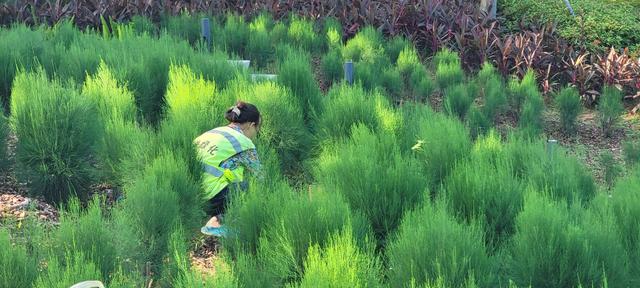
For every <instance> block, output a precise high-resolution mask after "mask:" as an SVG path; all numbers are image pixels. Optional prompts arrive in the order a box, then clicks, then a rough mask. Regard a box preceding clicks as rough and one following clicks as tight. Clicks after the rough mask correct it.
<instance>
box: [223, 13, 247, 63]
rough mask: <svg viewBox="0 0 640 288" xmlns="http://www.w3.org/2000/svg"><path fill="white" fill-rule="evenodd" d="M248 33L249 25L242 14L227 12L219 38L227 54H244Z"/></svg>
mask: <svg viewBox="0 0 640 288" xmlns="http://www.w3.org/2000/svg"><path fill="white" fill-rule="evenodd" d="M250 33H251V32H250V29H249V25H247V23H246V22H245V21H244V18H243V17H242V16H239V15H234V14H230V13H229V14H227V17H226V21H225V23H224V28H223V29H222V33H221V34H220V35H219V38H220V41H221V42H222V47H223V49H224V50H225V51H227V53H228V54H231V55H233V54H235V55H245V47H246V46H247V43H248V41H249V34H250Z"/></svg>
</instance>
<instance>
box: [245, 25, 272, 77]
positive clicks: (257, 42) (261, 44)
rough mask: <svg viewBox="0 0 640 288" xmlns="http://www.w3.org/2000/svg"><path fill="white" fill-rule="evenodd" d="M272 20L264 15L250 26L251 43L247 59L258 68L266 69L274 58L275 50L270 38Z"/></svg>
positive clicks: (248, 43)
mask: <svg viewBox="0 0 640 288" xmlns="http://www.w3.org/2000/svg"><path fill="white" fill-rule="evenodd" d="M269 25H270V19H269V18H268V17H267V16H266V15H265V14H262V15H260V16H259V17H257V18H255V19H254V20H253V21H252V22H251V23H250V24H249V41H248V42H247V47H246V49H247V53H246V54H247V57H248V59H251V62H252V64H253V63H255V66H257V68H263V67H266V65H267V63H268V62H269V60H271V59H272V58H273V53H274V51H273V48H272V46H271V38H270V37H269V31H268V29H269V27H268V26H269Z"/></svg>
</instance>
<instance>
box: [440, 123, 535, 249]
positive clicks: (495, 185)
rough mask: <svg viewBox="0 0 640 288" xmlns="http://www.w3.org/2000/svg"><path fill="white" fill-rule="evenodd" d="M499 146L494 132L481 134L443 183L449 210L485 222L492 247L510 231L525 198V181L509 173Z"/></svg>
mask: <svg viewBox="0 0 640 288" xmlns="http://www.w3.org/2000/svg"><path fill="white" fill-rule="evenodd" d="M501 146H502V145H501V144H500V139H499V137H498V136H496V135H495V133H493V132H490V133H489V134H488V135H487V136H485V137H481V138H480V139H478V140H477V141H476V143H475V146H474V148H473V153H472V157H471V159H470V160H469V161H468V162H463V163H460V164H459V165H458V166H456V167H455V168H454V170H453V171H452V172H451V175H450V176H449V177H448V178H447V179H446V180H445V184H444V189H445V191H446V197H447V199H448V200H449V203H450V204H451V207H452V208H453V209H452V210H453V211H454V212H456V215H458V216H460V217H461V218H462V220H464V221H466V222H467V223H470V222H473V221H478V222H481V223H484V227H485V240H486V241H487V246H488V247H490V248H492V249H497V248H499V247H500V246H501V245H502V244H503V243H504V241H505V240H507V239H508V238H509V237H510V236H511V235H512V234H513V232H514V230H515V219H516V216H517V215H518V213H519V212H520V210H521V209H522V205H523V204H522V203H523V199H524V198H523V193H522V191H523V190H524V185H523V184H522V183H521V182H520V181H519V180H518V179H516V178H514V177H513V175H512V174H511V173H510V171H511V167H510V166H511V163H510V161H509V160H508V159H506V157H505V155H504V152H502V147H501Z"/></svg>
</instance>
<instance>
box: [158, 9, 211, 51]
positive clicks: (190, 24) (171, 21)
mask: <svg viewBox="0 0 640 288" xmlns="http://www.w3.org/2000/svg"><path fill="white" fill-rule="evenodd" d="M160 25H161V26H162V27H163V28H164V29H165V30H166V32H167V33H168V34H169V35H171V36H174V37H176V38H177V39H184V40H186V41H187V42H189V44H191V45H195V44H196V43H197V42H198V41H200V40H201V39H200V37H201V36H200V29H201V28H200V18H199V17H195V16H194V15H189V14H188V13H184V12H183V13H180V15H177V16H165V17H163V19H162V21H161V23H160ZM214 25H215V24H214Z"/></svg>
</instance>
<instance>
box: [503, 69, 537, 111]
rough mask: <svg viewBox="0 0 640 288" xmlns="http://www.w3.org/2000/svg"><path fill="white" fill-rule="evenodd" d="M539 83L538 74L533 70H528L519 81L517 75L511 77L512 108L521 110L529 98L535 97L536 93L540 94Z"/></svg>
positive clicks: (510, 101) (510, 102) (510, 99)
mask: <svg viewBox="0 0 640 288" xmlns="http://www.w3.org/2000/svg"><path fill="white" fill-rule="evenodd" d="M537 85H538V84H537V83H536V76H535V73H534V72H533V70H529V71H527V73H526V74H525V75H524V78H522V81H518V79H517V78H516V77H513V78H511V80H510V81H509V85H508V86H509V87H508V89H509V94H510V98H509V101H508V102H509V105H511V108H512V109H514V110H516V111H518V112H520V111H521V110H522V109H523V107H522V106H523V104H524V103H525V101H527V99H529V98H532V97H533V98H535V96H533V95H535V94H539V93H540V92H539V91H538V86H537Z"/></svg>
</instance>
